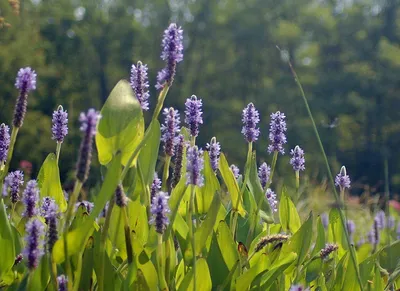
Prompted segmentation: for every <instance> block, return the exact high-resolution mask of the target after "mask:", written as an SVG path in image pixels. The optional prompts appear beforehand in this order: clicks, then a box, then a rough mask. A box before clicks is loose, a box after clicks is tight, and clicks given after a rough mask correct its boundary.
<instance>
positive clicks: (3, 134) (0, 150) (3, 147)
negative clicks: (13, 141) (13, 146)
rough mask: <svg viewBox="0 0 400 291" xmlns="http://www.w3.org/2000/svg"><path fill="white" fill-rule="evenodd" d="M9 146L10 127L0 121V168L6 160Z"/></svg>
mask: <svg viewBox="0 0 400 291" xmlns="http://www.w3.org/2000/svg"><path fill="white" fill-rule="evenodd" d="M9 147H10V128H9V127H8V126H7V125H5V124H4V123H2V124H1V125H0V168H1V166H2V164H3V163H5V162H6V160H7V155H8V149H9Z"/></svg>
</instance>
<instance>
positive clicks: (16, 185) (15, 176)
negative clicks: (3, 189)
mask: <svg viewBox="0 0 400 291" xmlns="http://www.w3.org/2000/svg"><path fill="white" fill-rule="evenodd" d="M5 184H6V185H7V186H8V187H10V198H11V202H12V203H17V202H18V201H19V192H20V187H21V185H23V184H24V174H23V173H22V172H21V171H15V172H11V173H10V174H8V175H7V177H6V178H5Z"/></svg>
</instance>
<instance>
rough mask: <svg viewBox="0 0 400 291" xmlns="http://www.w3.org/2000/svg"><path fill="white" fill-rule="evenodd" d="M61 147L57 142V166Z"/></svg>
mask: <svg viewBox="0 0 400 291" xmlns="http://www.w3.org/2000/svg"><path fill="white" fill-rule="evenodd" d="M61 145H62V143H61V142H57V148H56V156H57V164H58V161H59V159H60V152H61Z"/></svg>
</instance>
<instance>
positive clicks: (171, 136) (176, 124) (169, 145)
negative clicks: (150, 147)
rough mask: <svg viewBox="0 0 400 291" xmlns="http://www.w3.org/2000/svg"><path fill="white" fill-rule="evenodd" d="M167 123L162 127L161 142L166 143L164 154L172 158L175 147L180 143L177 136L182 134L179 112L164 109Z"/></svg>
mask: <svg viewBox="0 0 400 291" xmlns="http://www.w3.org/2000/svg"><path fill="white" fill-rule="evenodd" d="M163 114H164V116H165V122H164V124H162V125H161V132H162V136H161V140H162V141H163V142H164V152H165V154H167V155H168V156H170V157H172V156H173V155H174V154H175V146H176V144H177V143H178V139H177V135H178V134H179V132H180V130H181V129H180V123H181V121H180V118H179V112H178V110H175V109H174V108H172V107H171V108H169V109H167V108H164V112H163Z"/></svg>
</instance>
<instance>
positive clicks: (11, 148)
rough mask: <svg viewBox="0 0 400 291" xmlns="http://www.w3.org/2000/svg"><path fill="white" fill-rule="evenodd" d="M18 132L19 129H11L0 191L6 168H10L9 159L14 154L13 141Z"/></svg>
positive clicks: (0, 180)
mask: <svg viewBox="0 0 400 291" xmlns="http://www.w3.org/2000/svg"><path fill="white" fill-rule="evenodd" d="M18 130H19V127H13V129H12V131H11V137H10V147H9V148H8V154H7V161H6V164H5V165H4V166H3V169H2V171H1V175H0V189H3V182H4V178H5V176H6V175H7V173H8V168H9V167H10V162H11V158H12V155H13V152H14V145H15V141H16V140H17V135H18Z"/></svg>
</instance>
